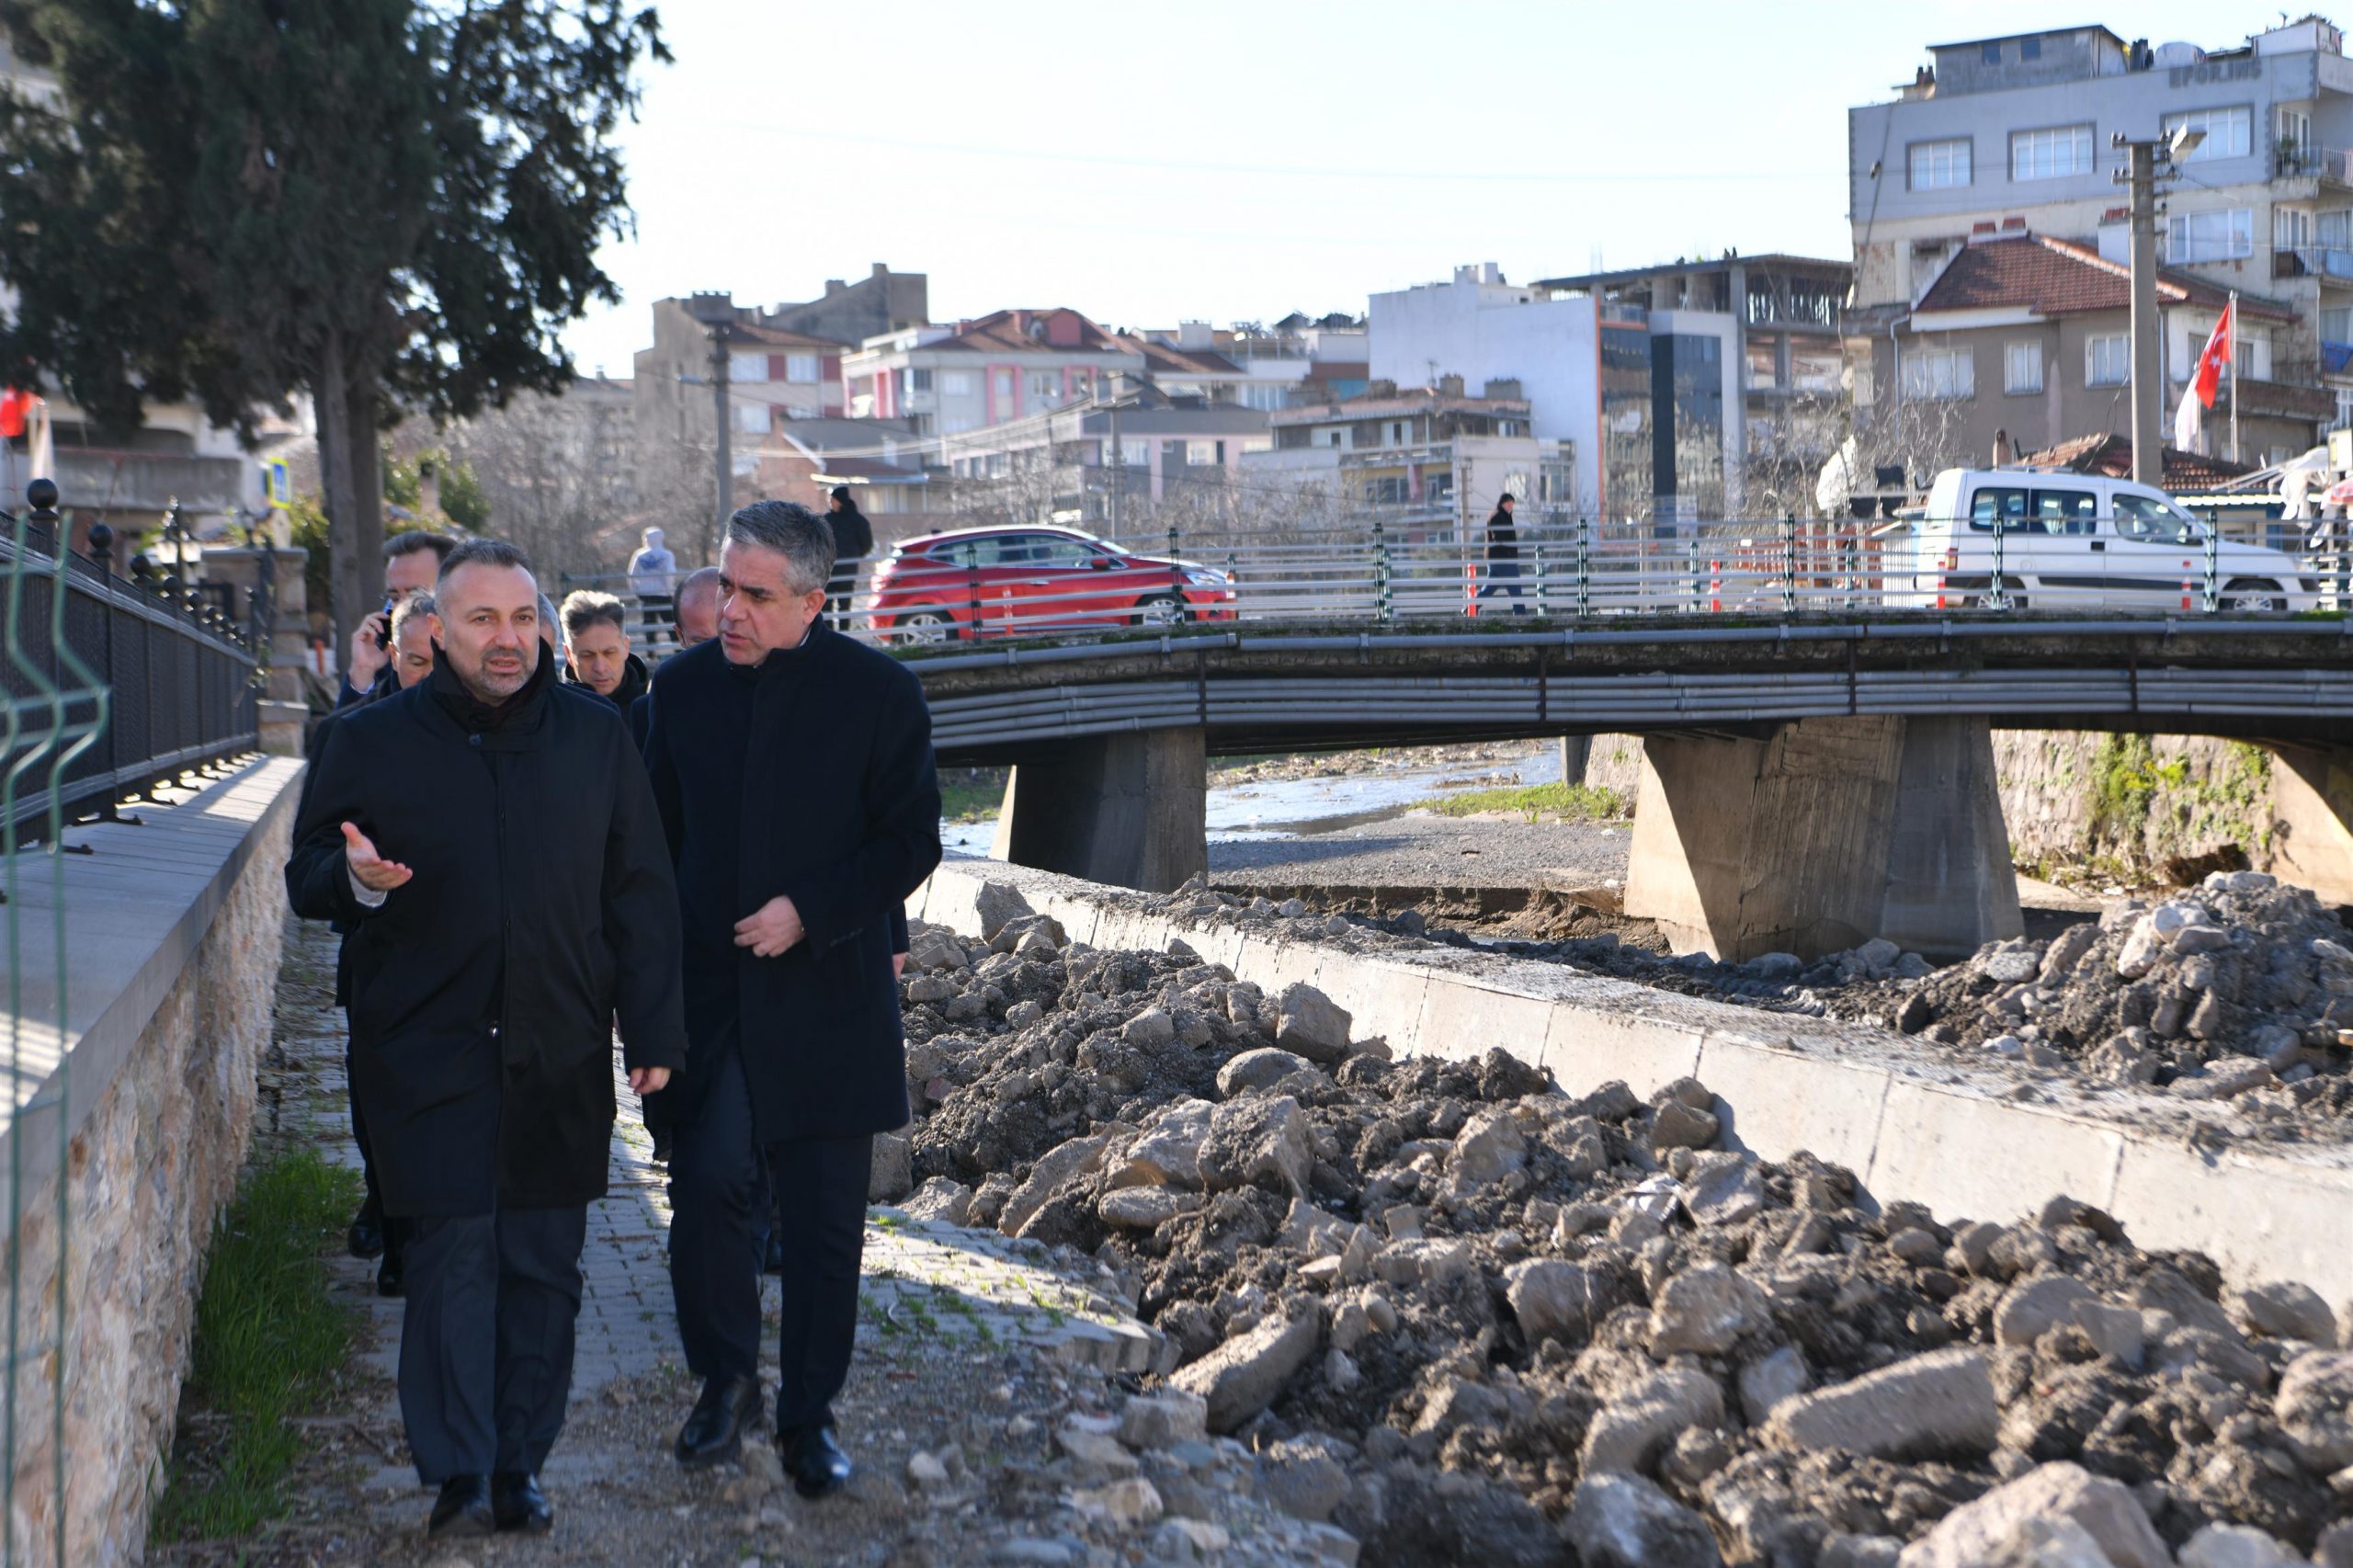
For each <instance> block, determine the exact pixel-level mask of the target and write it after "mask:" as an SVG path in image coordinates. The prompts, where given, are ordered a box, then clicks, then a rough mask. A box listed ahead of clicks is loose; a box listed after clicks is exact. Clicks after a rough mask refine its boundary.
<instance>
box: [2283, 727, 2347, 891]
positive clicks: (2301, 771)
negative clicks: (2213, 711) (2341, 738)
mask: <svg viewBox="0 0 2353 1568" xmlns="http://www.w3.org/2000/svg"><path fill="white" fill-rule="evenodd" d="M2271 815H2272V819H2273V820H2274V821H2275V822H2277V823H2278V824H2279V837H2278V838H2277V839H2276V840H2275V841H2274V843H2273V845H2272V855H2271V869H2272V871H2273V872H2274V873H2275V874H2276V875H2278V876H2279V879H2280V880H2281V881H2290V882H2294V883H2296V884H2297V885H2298V886H2300V887H2308V888H2310V889H2312V890H2313V892H2316V893H2318V894H2319V895H2320V896H2321V897H2322V898H2323V899H2325V900H2326V901H2327V902H2329V903H2353V745H2338V746H2301V745H2280V746H2273V747H2272V748H2271Z"/></svg>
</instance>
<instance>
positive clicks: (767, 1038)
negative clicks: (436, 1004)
mask: <svg viewBox="0 0 2353 1568" xmlns="http://www.w3.org/2000/svg"><path fill="white" fill-rule="evenodd" d="M833 561H834V554H833V536H832V534H831V532H830V531H829V530H828V529H827V528H826V527H825V525H824V521H823V520H822V519H820V518H819V517H817V516H816V515H815V514H814V513H813V512H811V511H810V510H809V509H808V508H806V507H804V506H795V505H793V504H791V503H790V502H783V501H761V502H756V503H755V504H754V505H752V506H746V507H745V508H743V509H742V510H741V511H739V512H737V513H736V514H735V515H734V517H733V518H731V519H730V520H729V522H728V526H727V537H726V543H725V546H724V548H723V549H722V552H721V555H720V573H721V585H720V619H719V637H718V639H717V640H716V641H715V642H706V643H704V644H703V645H702V646H700V647H699V648H689V649H688V650H687V651H686V652H684V653H679V654H677V655H676V656H675V657H672V658H670V659H668V660H665V662H664V663H663V665H662V667H661V668H660V669H659V670H657V671H655V672H654V729H653V733H652V735H651V737H650V738H649V740H648V742H647V744H646V766H647V768H648V770H649V771H650V772H651V774H652V776H653V778H654V799H655V801H657V802H658V804H659V806H660V809H661V812H662V824H663V826H664V828H665V830H666V831H667V833H668V834H669V838H670V846H671V850H672V852H673V853H674V854H675V855H676V858H677V868H678V898H679V905H680V910H681V915H682V918H683V921H684V924H685V927H686V981H687V1034H688V1040H690V1041H691V1042H692V1047H693V1051H694V1052H695V1071H694V1073H693V1074H690V1075H689V1076H688V1077H687V1078H686V1079H684V1080H682V1081H681V1083H680V1085H679V1091H680V1092H679V1093H677V1094H676V1098H677V1100H678V1102H679V1103H678V1104H677V1105H676V1107H674V1113H675V1114H676V1118H677V1133H676V1151H675V1152H674V1153H673V1154H672V1156H671V1161H670V1180H671V1209H672V1216H673V1218H672V1221H671V1238H670V1250H671V1264H670V1279H671V1286H672V1290H673V1291H674V1292H675V1294H676V1302H677V1310H678V1332H679V1337H680V1338H681V1339H682V1340H683V1341H684V1342H685V1348H686V1356H687V1366H688V1369H689V1370H691V1371H693V1372H694V1373H695V1374H696V1375H697V1376H698V1377H699V1378H701V1379H702V1380H703V1388H702V1394H701V1397H700V1398H699V1400H698V1401H697V1402H696V1404H695V1408H694V1412H693V1414H692V1415H689V1416H688V1420H687V1423H686V1426H685V1427H684V1428H683V1429H682V1430H681V1431H680V1433H679V1435H678V1456H679V1458H680V1459H681V1460H685V1461H686V1462H688V1463H689V1464H703V1463H711V1462H715V1461H717V1460H722V1459H725V1458H728V1457H731V1456H733V1455H734V1454H735V1453H737V1452H738V1451H739V1449H740V1446H741V1441H742V1434H743V1430H744V1428H745V1426H748V1425H750V1424H752V1423H755V1422H756V1421H757V1420H758V1419H759V1412H760V1406H761V1391H760V1384H759V1380H758V1366H759V1359H758V1346H759V1327H760V1298H759V1280H758V1272H759V1267H760V1255H759V1251H758V1247H757V1244H756V1240H755V1233H756V1228H757V1221H758V1218H759V1216H758V1215H757V1214H756V1211H755V1206H756V1197H755V1192H756V1187H757V1185H758V1152H759V1151H760V1150H761V1149H763V1148H765V1150H766V1151H767V1161H768V1169H769V1172H770V1174H771V1176H772V1177H773V1179H774V1181H775V1183H776V1187H777V1196H778V1209H779V1225H780V1226H781V1233H780V1236H779V1240H780V1242H781V1244H782V1246H783V1249H784V1253H785V1256H786V1258H787V1259H788V1260H789V1267H788V1268H787V1271H786V1274H785V1283H784V1298H783V1303H784V1304H783V1324H782V1328H781V1330H780V1333H779V1362H780V1364H781V1367H782V1371H783V1376H782V1381H781V1383H780V1384H779V1389H778V1392H777V1406H776V1422H777V1440H778V1445H779V1451H780V1453H781V1455H782V1458H783V1460H784V1463H785V1469H786V1471H787V1472H788V1473H790V1475H791V1476H792V1478H793V1481H794V1483H795V1484H796V1485H797V1486H798V1487H799V1489H800V1490H801V1493H802V1494H803V1495H805V1496H812V1497H814V1496H819V1495H822V1494H825V1493H827V1492H831V1491H834V1490H836V1489H837V1488H839V1487H840V1486H842V1485H843V1484H844V1483H846V1482H847V1480H848V1476H849V1460H847V1458H846V1457H845V1456H844V1455H843V1453H842V1450H841V1449H840V1448H839V1446H838V1445H837V1444H836V1443H835V1438H834V1435H833V1412H832V1408H831V1405H832V1401H833V1399H834V1396H835V1394H836V1393H838V1392H840V1390H841V1386H842V1382H843V1380H844V1379H845V1378H846V1377H847V1375H848V1371H849V1358H850V1350H851V1346H852V1342H853V1338H854V1335H855V1332H856V1329H857V1323H858V1250H859V1246H860V1244H861V1242H862V1241H863V1239H864V1234H865V1213H866V1188H867V1177H868V1169H869V1165H870V1160H871V1156H872V1153H873V1135H874V1134H875V1133H877V1132H881V1131H889V1130H890V1129H892V1128H896V1127H900V1126H904V1124H905V1122H906V1119H907V1092H906V1067H905V1056H904V1049H903V1044H904V1037H903V1035H902V1032H901V1027H900V1020H899V989H898V986H897V984H896V983H895V982H894V980H893V978H892V962H891V957H892V948H893V946H894V945H895V944H894V942H893V940H892V933H893V926H894V925H895V924H896V922H895V921H894V915H896V916H900V917H904V903H905V899H906V896H907V895H908V894H909V893H911V892H914V891H915V889H916V888H917V887H919V886H921V885H922V883H923V880H924V879H925V878H926V877H927V876H929V875H930V874H931V869H932V868H933V867H934V866H936V865H938V862H939V784H938V778H937V777H936V776H935V774H934V771H933V767H932V756H931V716H930V714H929V712H928V711H927V710H926V708H925V707H924V700H923V689H922V687H921V686H920V685H918V684H917V682H916V680H915V676H914V674H913V672H911V671H909V670H908V669H906V668H905V667H904V665H900V664H899V663H897V662H896V661H895V660H893V659H892V658H891V657H890V656H889V655H888V654H886V653H881V652H879V651H877V650H875V649H873V648H870V647H868V646H866V645H865V644H863V643H860V642H854V641H852V640H851V639H850V638H847V637H845V636H843V635H842V634H841V633H839V632H837V631H833V630H831V629H830V628H828V627H826V626H825V625H824V619H823V618H824V609H825V597H826V584H827V580H828V578H829V577H830V575H831V573H832V568H833Z"/></svg>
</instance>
